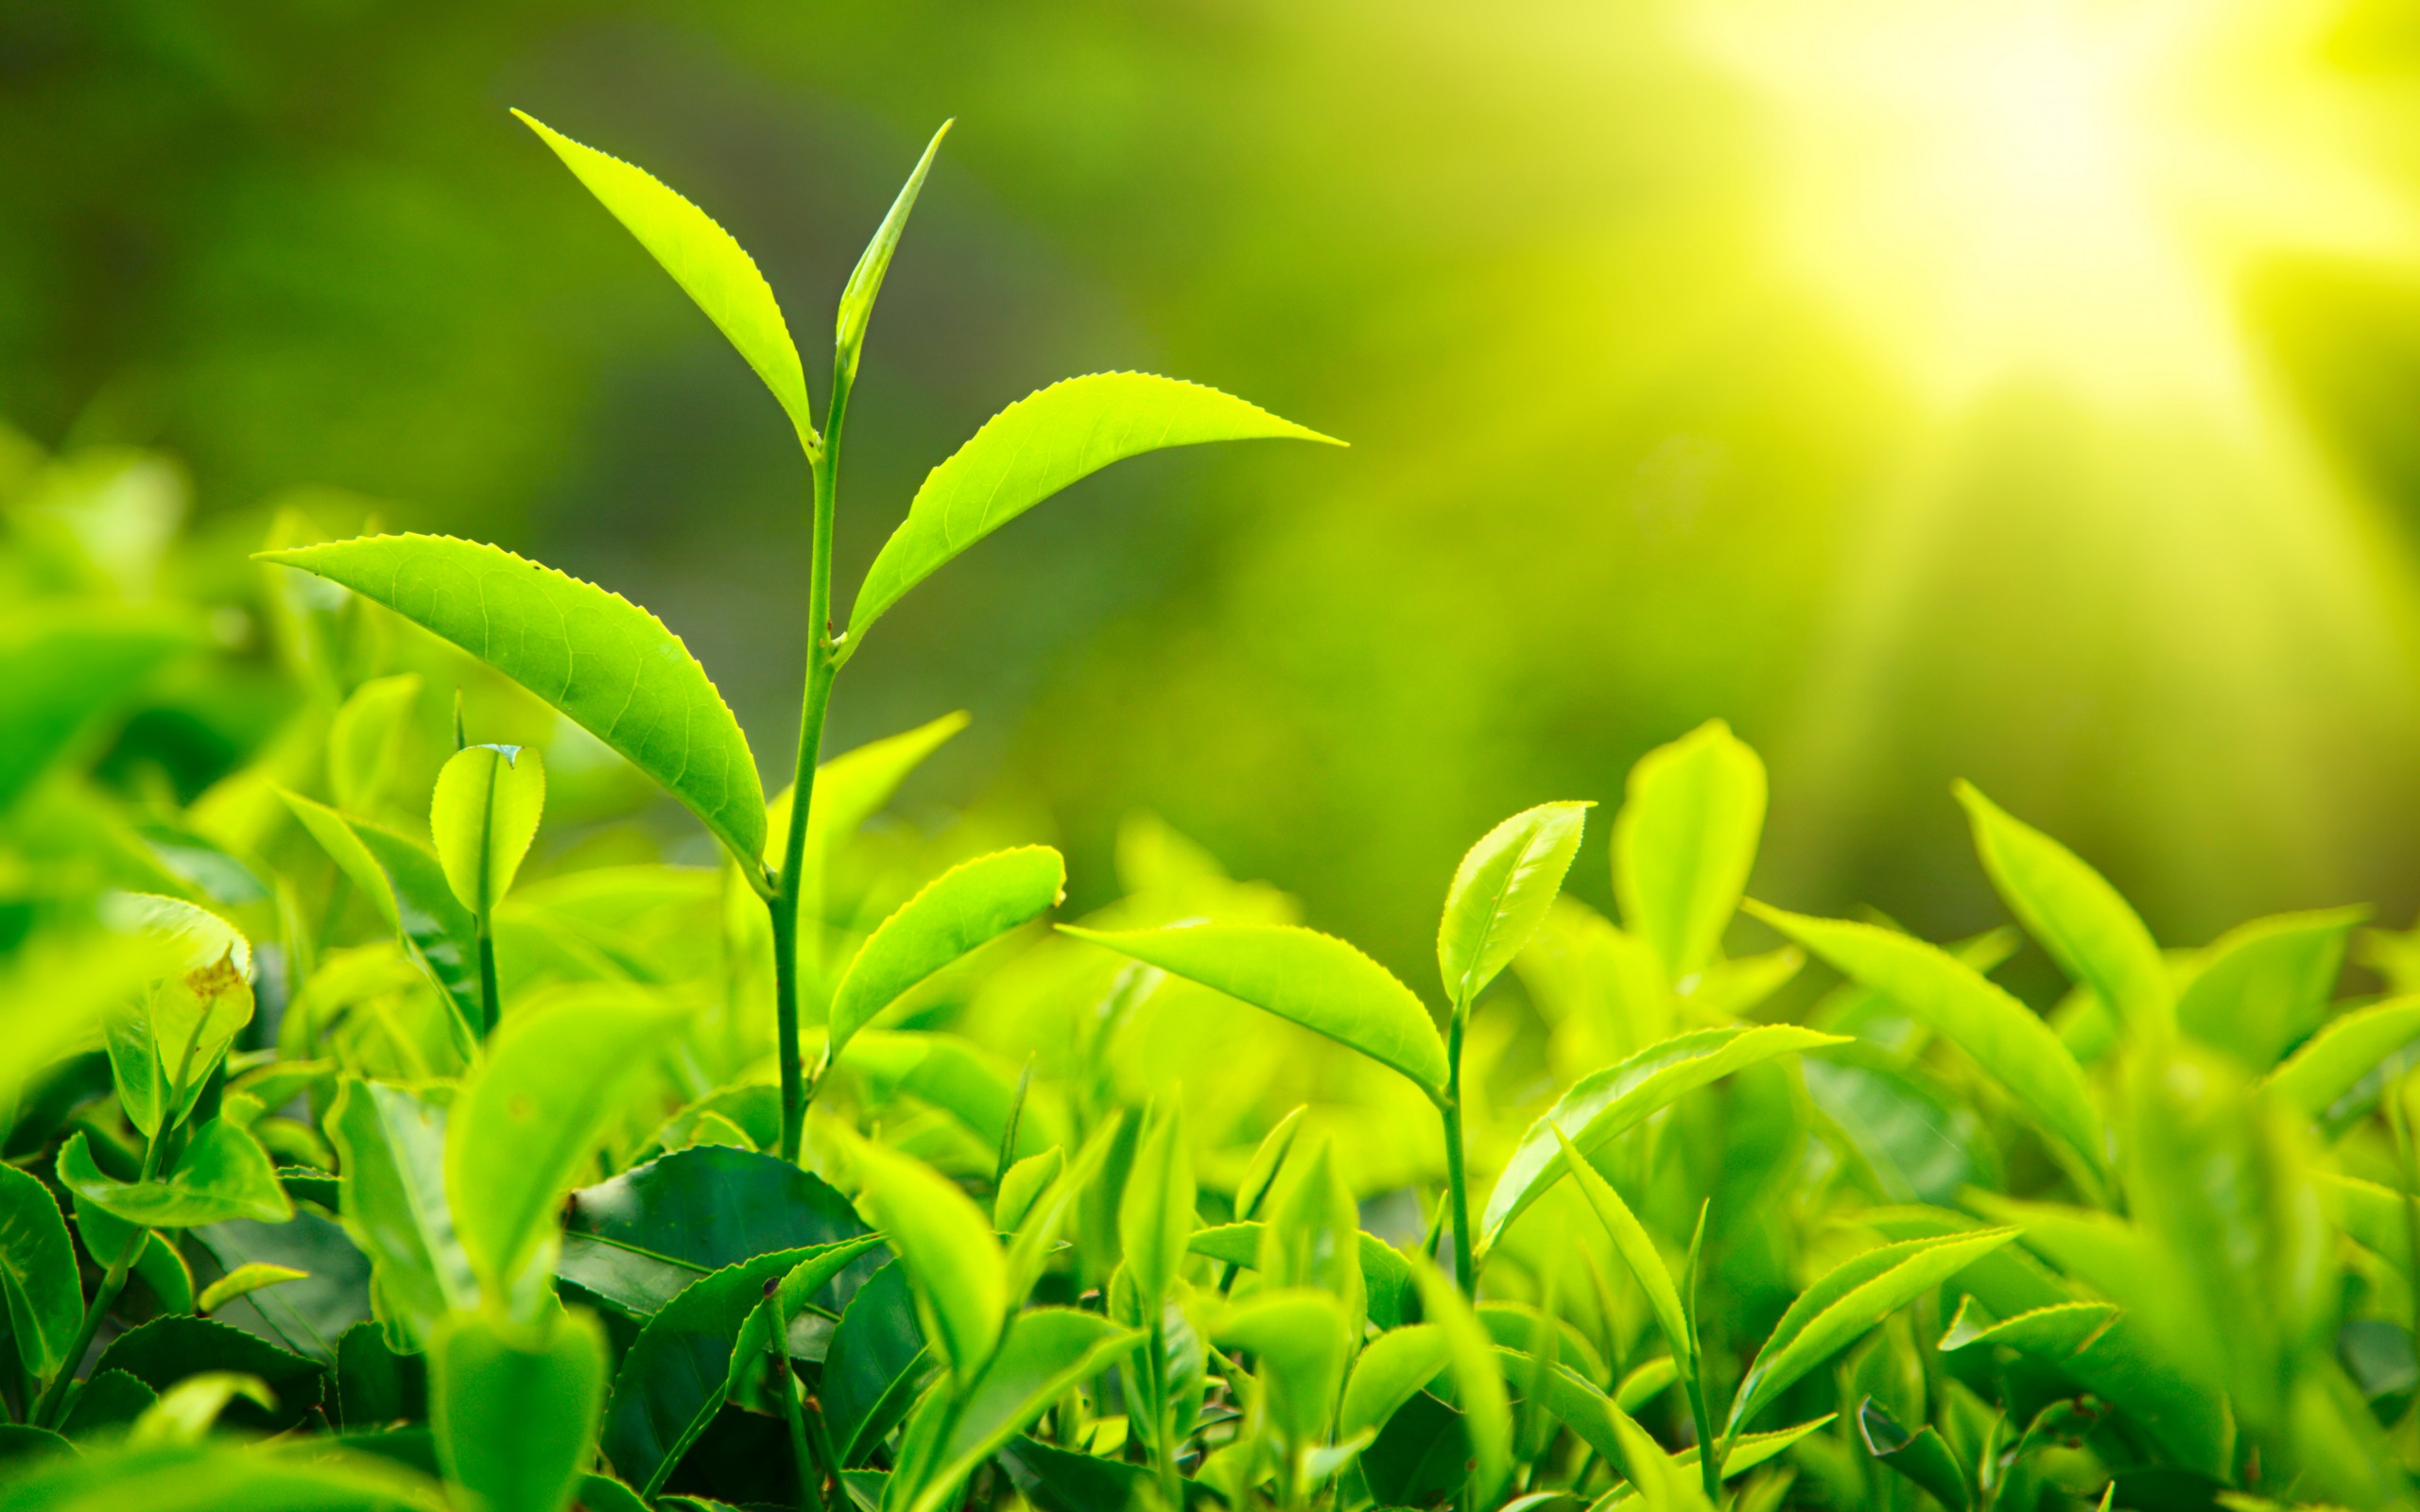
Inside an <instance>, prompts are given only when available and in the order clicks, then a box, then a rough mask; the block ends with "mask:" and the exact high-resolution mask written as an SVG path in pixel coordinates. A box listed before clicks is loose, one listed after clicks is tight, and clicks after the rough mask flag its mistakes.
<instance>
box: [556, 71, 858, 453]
mask: <svg viewBox="0 0 2420 1512" xmlns="http://www.w3.org/2000/svg"><path fill="white" fill-rule="evenodd" d="M512 113H513V114H514V115H515V116H516V117H518V118H519V119H520V121H521V124H522V125H524V126H526V127H527V128H528V129H530V130H532V131H535V132H537V133H538V139H539V140H540V141H542V142H544V143H545V144H546V146H549V147H551V148H553V149H554V153H555V156H557V157H559V158H561V159H562V160H563V166H565V167H567V168H569V169H571V171H572V172H573V173H575V174H577V175H578V176H579V181H580V182H581V183H583V184H586V185H587V186H588V192H589V193H590V194H592V195H595V196H596V199H597V202H598V203H599V204H602V205H603V206H604V207H605V208H606V209H607V210H610V211H612V212H613V213H614V219H615V220H618V221H620V222H621V223H622V225H623V227H624V228H625V229H627V230H628V231H629V232H630V233H631V235H632V236H635V237H637V238H638V242H639V245H640V246H642V247H644V248H646V249H648V254H649V255H650V256H652V257H653V258H654V259H655V260H656V261H657V262H658V263H660V264H662V265H663V267H664V270H665V271H666V272H667V273H669V274H671V275H672V279H673V282H674V283H679V284H680V285H681V287H682V288H683V289H684V290H685V291H687V293H688V296H689V298H691V299H692V300H695V301H697V302H698V308H699V309H700V310H703V311H704V312H705V313H706V318H708V319H710V320H712V321H713V322H714V323H715V325H716V326H717V328H718V329H719V330H720V331H721V332H722V334H723V335H724V336H725V337H726V338H727V339H728V340H729V341H730V342H731V344H732V346H733V347H735V348H736V349H737V350H738V352H739V354H740V356H742V357H744V358H746V359H747V362H748V366H750V367H751V368H753V369H756V376H757V377H759V378H761V379H763V380H764V381H765V387H767V388H769V389H771V390H772V392H773V398H774V399H775V400H776V401H778V402H779V403H780V404H781V406H782V412H783V413H784V414H786V415H787V416H788V417H789V421H790V426H791V428H792V429H793V430H795V431H797V432H798V438H799V441H800V444H802V445H804V446H805V447H806V448H807V449H808V450H810V451H812V450H814V449H815V448H816V446H817V444H818V443H817V438H816V434H815V413H814V409H813V406H812V405H810V404H809V403H808V401H807V397H806V371H805V369H804V367H803V366H802V365H801V364H800V362H799V358H798V348H797V346H796V345H794V344H793V343H792V342H791V340H790V328H789V323H788V322H787V320H784V319H783V318H782V307H781V305H780V304H779V303H778V302H776V301H775V300H774V299H773V291H772V289H771V287H770V286H769V285H768V284H767V283H766V282H765V275H764V274H762V273H760V272H758V271H757V270H756V262H755V259H753V258H752V257H750V256H749V255H748V253H747V252H746V251H744V250H742V249H741V248H740V245H739V243H738V242H736V241H735V240H733V239H732V235H731V232H727V231H725V230H723V229H722V228H721V227H720V226H718V225H717V224H716V223H715V221H714V218H713V217H712V216H710V215H707V214H706V213H705V212H704V211H702V210H700V209H699V208H698V207H697V206H695V205H693V204H691V203H690V202H689V201H688V200H686V199H683V198H681V196H679V195H678V194H675V193H674V192H673V191H672V190H670V189H668V188H666V187H665V186H664V185H663V184H662V183H660V182H658V181H657V180H655V179H654V178H653V177H651V176H650V175H649V174H648V172H647V171H646V170H645V169H642V168H637V167H633V166H631V164H630V163H624V162H623V161H622V160H621V159H619V158H615V157H611V156H608V155H607V154H605V153H602V152H599V151H597V150H596V148H595V147H589V146H581V145H580V144H579V143H577V142H575V141H573V140H572V139H571V138H569V137H567V136H564V135H563V134H562V133H561V132H559V131H557V130H555V129H553V128H552V127H549V126H546V125H544V123H543V122H540V121H538V120H536V119H534V118H533V117H531V116H529V115H527V114H525V113H524V112H520V111H515V112H512Z"/></svg>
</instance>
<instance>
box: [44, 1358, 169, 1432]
mask: <svg viewBox="0 0 2420 1512" xmlns="http://www.w3.org/2000/svg"><path fill="white" fill-rule="evenodd" d="M157 1400H160V1394H159V1393H158V1392H156V1391H154V1390H152V1389H151V1388H150V1387H149V1386H147V1385H145V1384H144V1383H142V1382H140V1381H137V1380H135V1379H134V1377H132V1376H130V1375H128V1374H127V1373H126V1372H125V1371H123V1370H95V1372H93V1375H92V1377H91V1379H89V1380H87V1381H86V1382H85V1383H83V1384H82V1385H81V1386H78V1388H77V1389H76V1400H75V1401H74V1402H73V1403H72V1404H70V1405H69V1407H68V1409H67V1420H66V1421H65V1422H64V1423H61V1425H60V1432H61V1433H63V1434H65V1435H67V1436H68V1437H70V1438H73V1439H78V1440H82V1439H87V1438H92V1437H94V1436H95V1435H102V1434H114V1433H118V1432H121V1431H123V1430H125V1429H127V1428H129V1427H131V1426H132V1425H133V1423H134V1420H135V1419H136V1418H138V1417H142V1416H143V1411H144V1409H145V1408H147V1407H148V1406H150V1405H151V1404H152V1403H153V1402H155V1401H157Z"/></svg>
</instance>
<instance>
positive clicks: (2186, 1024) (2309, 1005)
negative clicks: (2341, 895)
mask: <svg viewBox="0 0 2420 1512" xmlns="http://www.w3.org/2000/svg"><path fill="white" fill-rule="evenodd" d="M2369 913H2370V911H2369V910H2368V909H2366V908H2328V909H2321V910H2318V911H2315V912H2311V913H2303V914H2280V915H2277V916H2276V917H2274V918H2273V919H2254V920H2253V921H2252V922H2251V923H2248V924H2241V925H2238V926H2237V927H2236V928H2234V929H2231V930H2229V931H2227V932H2226V933H2225V934H2224V935H2222V936H2220V937H2219V938H2218V939H2217V940H2215V941H2214V942H2212V944H2211V946H2210V948H2209V949H2208V950H2206V951H2204V952H2203V953H2202V957H2201V961H2200V964H2199V969H2198V970H2196V971H2194V973H2193V976H2192V979H2191V980H2190V981H2188V982H2187V983H2186V984H2185V987H2184V988H2183V990H2181V991H2180V992H2178V993H2177V996H2176V1022H2177V1023H2178V1025H2179V1026H2180V1027H2182V1028H2183V1029H2184V1030H2185V1032H2186V1033H2187V1034H2189V1035H2191V1036H2193V1037H2194V1038H2195V1039H2197V1040H2201V1041H2202V1042H2203V1043H2204V1044H2206V1045H2215V1046H2217V1047H2218V1048H2219V1049H2221V1050H2225V1051H2229V1052H2231V1053H2233V1054H2234V1056H2235V1057H2237V1058H2238V1060H2241V1061H2242V1062H2243V1063H2244V1064H2245V1065H2247V1066H2249V1067H2251V1068H2252V1069H2253V1070H2254V1071H2256V1072H2257V1071H2267V1070H2268V1069H2269V1068H2270V1067H2272V1066H2273V1065H2275V1064H2276V1063H2277V1057H2280V1056H2282V1055H2284V1054H2285V1053H2286V1051H2287V1049H2288V1048H2289V1047H2290V1046H2292V1045H2293V1044H2295V1043H2296V1042H2297V1041H2299V1040H2302V1039H2303V1038H2304V1037H2305V1036H2307V1035H2308V1034H2309V1033H2310V1032H2311V1030H2313V1029H2315V1028H2317V1027H2318V1026H2319V1022H2320V1021H2321V1020H2322V1019H2324V1018H2325V1017H2326V1016H2327V999H2328V995H2329V994H2330V993H2331V992H2333V991H2334V990H2335V989H2336V977H2337V973H2338V972H2339V971H2341V970H2342V967H2343V964H2344V939H2345V936H2347V935H2349V934H2351V933H2352V930H2353V926H2354V925H2356V924H2358V923H2359V922H2360V921H2361V920H2362V919H2367V918H2368V917H2369Z"/></svg>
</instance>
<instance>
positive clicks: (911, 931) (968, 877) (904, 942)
mask: <svg viewBox="0 0 2420 1512" xmlns="http://www.w3.org/2000/svg"><path fill="white" fill-rule="evenodd" d="M1066 882H1067V868H1066V863H1065V862H1063V861H1062V860H1061V859H1060V856H1059V852H1058V851H1053V850H1051V849H1050V848H1049V847H1048V846H1046V845H1029V846H1020V847H1018V848H1017V849H1015V850H1013V851H997V852H994V854H992V855H988V856H978V857H977V858H976V859H975V860H973V861H966V862H961V863H959V865H957V866H955V867H952V868H950V869H949V870H947V871H944V872H942V874H941V875H940V876H938V877H936V878H934V879H933V880H932V881H931V882H929V883H926V884H925V886H924V888H923V889H922V890H921V891H919V892H918V893H917V894H916V896H914V897H913V898H910V899H908V901H907V902H904V903H902V904H900V905H899V908H898V910H897V911H896V912H895V913H893V914H892V915H891V916H890V918H889V919H884V920H883V921H882V923H881V925H880V927H878V928H876V929H875V930H874V932H873V935H872V936H869V937H868V938H867V940H866V942H865V944H864V945H863V946H861V947H859V948H858V951H857V954H856V959H855V960H853V961H851V962H850V963H849V969H848V971H847V972H846V973H844V974H843V975H842V976H841V978H840V985H839V987H838V988H836V989H835V990H834V992H833V994H832V1016H831V1020H830V1029H829V1039H828V1041H827V1042H828V1043H829V1045H830V1047H831V1048H830V1049H829V1050H828V1051H827V1052H826V1054H827V1055H829V1056H831V1057H834V1058H838V1055H839V1053H840V1049H841V1047H842V1046H844V1045H846V1044H847V1043H848V1041H849V1038H850V1036H852V1035H854V1034H856V1032H857V1031H858V1030H859V1029H862V1028H864V1027H865V1026H866V1025H867V1024H868V1023H869V1022H872V1021H873V1018H874V1016H875V1015H877V1014H879V1013H880V1012H882V1010H883V1009H885V1008H887V1007H889V1006H890V1005H891V1004H893V1003H895V1002H897V1001H898V1000H899V999H900V998H901V997H902V996H903V995H904V994H906V993H907V992H908V990H909V989H910V988H914V987H915V986H916V985H917V984H918V983H920V982H922V981H924V980H925V978H926V977H929V976H931V975H932V974H933V973H934V972H936V971H940V970H941V969H942V968H943V967H945V966H947V965H949V964H950V963H951V962H952V961H955V960H957V959H958V958H959V957H960V956H962V955H965V954H967V953H968V952H970V951H973V950H975V949H977V947H979V946H982V945H985V944H988V943H990V942H991V941H992V940H994V939H997V938H998V937H999V936H1002V935H1005V934H1007V933H1008V932H1009V931H1010V930H1011V929H1014V928H1016V927H1017V926H1018V925H1019V924H1023V923H1027V922H1029V921H1030V920H1032V919H1038V918H1040V917H1041V916H1042V914H1043V913H1045V912H1046V910H1048V909H1049V908H1050V907H1052V906H1053V905H1054V904H1056V903H1057V902H1059V901H1060V899H1061V898H1062V897H1063V895H1064V889H1065V886H1066Z"/></svg>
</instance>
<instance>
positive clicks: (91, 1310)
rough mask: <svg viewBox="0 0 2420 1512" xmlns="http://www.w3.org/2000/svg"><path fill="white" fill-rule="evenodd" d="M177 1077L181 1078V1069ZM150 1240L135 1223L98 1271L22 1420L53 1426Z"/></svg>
mask: <svg viewBox="0 0 2420 1512" xmlns="http://www.w3.org/2000/svg"><path fill="white" fill-rule="evenodd" d="M199 1032H200V1031H199V1029H197V1030H196V1031H195V1033H196V1034H197V1035H199ZM185 1057H186V1058H187V1059H188V1060H190V1059H191V1058H192V1057H193V1050H192V1047H191V1046H187V1047H186V1050H185ZM179 1077H180V1079H181V1080H182V1071H180V1072H179ZM167 1136H168V1125H161V1126H160V1128H159V1129H158V1130H156V1131H155V1132H154V1133H153V1134H152V1135H151V1138H150V1139H149V1140H148V1141H147V1142H146V1143H145V1144H144V1146H143V1174H142V1176H140V1177H137V1178H136V1179H137V1180H138V1181H148V1180H150V1179H151V1178H152V1177H156V1176H158V1175H159V1174H160V1159H161V1157H162V1156H163V1155H164V1154H165V1153H166V1151H167V1147H168V1138H167ZM150 1242H151V1230H150V1229H145V1228H142V1227H141V1226H139V1225H138V1226H137V1227H136V1229H135V1230H134V1232H133V1233H132V1234H130V1235H129V1236H128V1238H127V1242H126V1246H125V1248H124V1249H123V1250H122V1251H121V1252H120V1253H119V1254H118V1257H117V1258H116V1259H115V1260H112V1261H111V1262H110V1263H109V1268H108V1269H107V1270H105V1271H103V1272H102V1273H101V1284H100V1285H99V1286H98V1287H96V1288H95V1290H94V1292H93V1300H92V1304H91V1305H90V1306H88V1307H86V1308H85V1309H84V1321H83V1322H82V1323H80V1324H78V1326H77V1329H76V1339H75V1342H74V1343H72V1344H70V1345H69V1346H68V1347H67V1358H66V1359H65V1360H64V1361H63V1362H61V1365H60V1366H59V1374H57V1375H55V1376H53V1377H51V1378H50V1384H49V1386H47V1387H46V1388H44V1390H43V1394H42V1400H40V1401H38V1402H36V1403H35V1404H34V1407H33V1410H32V1411H31V1412H29V1413H27V1414H26V1421H27V1422H29V1423H32V1424H33V1425H34V1426H36V1427H38V1428H49V1427H53V1426H56V1425H55V1424H54V1423H53V1421H52V1419H53V1418H54V1417H57V1416H59V1415H60V1413H61V1410H62V1408H63V1406H64V1403H65V1401H66V1398H67V1388H68V1386H70V1385H71V1384H73V1383H74V1382H75V1380H76V1367H77V1366H80V1365H82V1364H83V1363H84V1354H85V1351H87V1350H89V1349H92V1347H93V1340H94V1338H95V1336H97V1335H98V1334H99V1333H100V1332H101V1319H103V1318H104V1317H107V1316H108V1315H109V1311H110V1304H111V1303H112V1302H114V1301H116V1300H117V1294H118V1293H120V1292H122V1291H124V1290H126V1278H127V1274H128V1273H129V1272H130V1271H131V1270H133V1269H134V1263H135V1261H136V1260H137V1259H139V1258H141V1256H142V1254H143V1246H145V1245H147V1244H149V1243H150Z"/></svg>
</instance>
